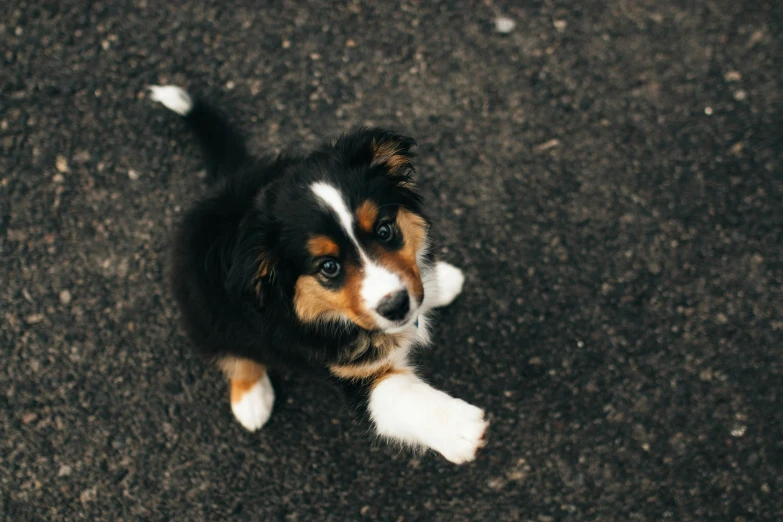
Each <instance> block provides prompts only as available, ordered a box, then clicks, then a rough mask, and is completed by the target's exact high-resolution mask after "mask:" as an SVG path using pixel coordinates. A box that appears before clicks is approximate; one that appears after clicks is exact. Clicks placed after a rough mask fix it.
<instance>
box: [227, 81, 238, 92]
mask: <svg viewBox="0 0 783 522" xmlns="http://www.w3.org/2000/svg"><path fill="white" fill-rule="evenodd" d="M236 86H237V84H236V83H234V82H232V81H227V82H226V89H228V90H229V91H230V90H232V89H233V88H234V87H236Z"/></svg>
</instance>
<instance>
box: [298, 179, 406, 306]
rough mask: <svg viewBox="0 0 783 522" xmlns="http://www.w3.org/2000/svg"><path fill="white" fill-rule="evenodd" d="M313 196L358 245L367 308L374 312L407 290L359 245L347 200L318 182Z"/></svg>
mask: <svg viewBox="0 0 783 522" xmlns="http://www.w3.org/2000/svg"><path fill="white" fill-rule="evenodd" d="M310 189H311V190H312V191H313V194H315V195H316V197H318V199H320V200H321V202H322V203H323V204H324V205H325V206H326V207H328V208H329V209H330V210H331V211H332V212H334V214H335V216H337V220H338V221H339V222H340V226H342V228H343V230H345V233H346V234H347V235H348V237H349V238H351V241H352V242H353V244H354V245H356V250H357V251H358V252H359V255H360V256H361V258H362V261H363V262H364V280H363V281H362V298H363V299H364V302H365V304H366V305H367V308H369V309H371V310H374V309H375V308H376V307H377V306H378V303H380V301H381V299H383V298H384V297H386V296H387V295H389V294H393V293H395V292H398V291H400V290H403V289H405V285H404V283H403V282H402V280H401V279H400V277H399V276H398V275H397V274H395V273H393V272H390V271H389V270H386V269H385V268H383V267H381V266H378V265H377V264H375V263H373V262H372V261H371V260H370V258H369V257H368V256H367V254H366V253H365V252H364V250H363V249H362V247H361V245H359V241H358V240H357V239H356V235H355V234H354V233H353V214H352V213H351V211H350V209H349V208H348V205H347V204H346V202H345V198H344V197H343V195H342V194H340V192H339V191H338V190H337V189H336V188H334V187H333V186H332V185H329V184H328V183H324V182H317V183H313V184H312V185H310Z"/></svg>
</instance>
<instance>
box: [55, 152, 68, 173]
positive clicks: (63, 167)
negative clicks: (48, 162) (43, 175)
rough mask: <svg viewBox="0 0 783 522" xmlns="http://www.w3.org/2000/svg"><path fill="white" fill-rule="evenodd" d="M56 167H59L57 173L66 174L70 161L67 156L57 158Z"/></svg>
mask: <svg viewBox="0 0 783 522" xmlns="http://www.w3.org/2000/svg"><path fill="white" fill-rule="evenodd" d="M54 166H55V167H57V172H60V173H62V174H65V173H66V172H68V160H67V159H66V157H65V156H60V155H58V156H57V160H55V162H54Z"/></svg>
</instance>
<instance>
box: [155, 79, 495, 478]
mask: <svg viewBox="0 0 783 522" xmlns="http://www.w3.org/2000/svg"><path fill="white" fill-rule="evenodd" d="M150 93H151V98H152V99H153V100H155V101H158V102H160V103H162V104H163V105H164V106H165V107H167V108H168V109H170V110H172V111H174V112H176V113H177V114H179V115H180V116H182V118H183V119H184V121H185V123H186V124H187V125H188V127H190V129H191V130H192V131H193V133H194V134H195V136H196V138H197V139H198V140H199V141H200V143H201V145H202V148H203V151H204V156H205V159H206V163H207V172H208V182H209V191H208V193H207V194H206V196H204V197H203V198H202V199H201V200H200V201H199V202H198V203H196V204H195V205H194V206H193V208H191V209H190V210H189V211H188V212H187V213H186V215H185V216H184V219H183V222H182V224H181V226H180V228H179V231H178V233H177V236H176V242H175V247H174V255H173V260H174V261H173V262H174V266H173V270H172V274H173V277H172V287H173V292H174V295H175V297H176V299H177V301H178V303H179V305H180V307H181V309H182V316H183V319H184V323H185V327H186V330H187V332H188V334H189V336H190V338H191V339H192V341H193V343H194V344H195V345H196V347H197V348H198V349H199V351H200V352H201V353H203V354H204V355H206V356H207V357H208V358H209V359H211V360H212V361H214V363H215V364H216V365H217V366H218V367H219V368H220V369H221V370H222V371H223V373H224V374H225V375H226V377H227V378H228V379H229V381H230V390H231V391H230V398H231V408H232V410H233V412H234V416H235V417H236V418H237V420H238V421H239V422H240V423H241V424H242V426H244V427H245V428H247V429H248V430H251V431H252V430H257V429H259V428H261V427H262V426H263V425H264V424H265V423H266V422H267V420H268V419H269V416H270V414H271V412H272V406H273V404H274V400H275V392H274V390H273V389H272V384H271V383H270V381H269V377H268V375H267V368H270V367H288V368H294V369H302V370H307V371H309V372H310V373H311V374H314V375H315V376H320V377H323V378H325V379H327V380H328V381H330V382H332V383H333V384H334V385H336V386H337V387H338V388H340V389H341V390H342V391H343V392H344V394H345V397H346V398H347V402H348V404H349V406H350V407H351V409H352V410H353V412H354V413H355V416H356V418H357V419H358V420H359V421H360V422H364V423H368V424H369V426H371V428H372V430H373V431H374V433H376V434H377V435H378V436H380V437H382V438H386V439H389V440H391V441H393V442H397V443H402V444H404V445H408V446H412V447H418V448H430V449H433V450H435V451H437V452H439V453H440V454H441V455H443V457H445V458H446V459H447V460H449V461H451V462H453V463H455V464H461V463H464V462H468V461H471V460H473V459H474V458H475V455H476V451H477V450H478V449H479V448H480V447H481V446H483V445H484V432H485V430H486V428H487V421H486V420H485V419H484V412H483V411H482V410H481V409H479V408H477V407H475V406H472V405H470V404H468V403H466V402H464V401H462V400H460V399H456V398H453V397H451V396H449V395H447V394H446V393H443V392H442V391H438V390H436V389H434V388H432V387H431V386H429V385H428V384H427V383H425V382H424V381H422V380H421V379H420V378H419V377H417V376H416V373H415V370H414V368H413V367H412V365H411V364H410V363H409V362H408V353H409V351H410V350H411V348H412V347H414V346H416V345H424V344H427V343H428V342H429V333H428V330H429V320H430V319H429V315H428V314H429V312H430V310H432V309H433V308H437V307H440V306H446V305H448V304H449V303H451V302H452V301H453V300H454V298H455V297H457V295H458V294H459V293H460V291H461V290H462V284H463V281H464V276H463V275H462V272H461V271H460V270H459V269H457V268H455V267H454V266H452V265H449V264H447V263H443V262H437V261H436V260H435V258H434V255H433V253H432V252H431V251H430V248H429V246H430V240H429V234H430V222H429V221H428V220H427V218H426V217H425V215H424V213H423V209H422V200H421V197H420V196H419V194H418V193H417V192H416V187H415V185H414V183H413V180H412V177H411V176H412V174H413V172H414V170H413V165H412V163H411V161H412V158H413V153H412V152H411V148H412V147H413V145H414V144H415V142H414V140H413V139H411V138H407V137H405V136H401V135H399V134H395V133H393V132H389V131H386V130H382V129H360V130H358V131H356V132H354V133H352V134H348V135H344V136H342V137H341V138H339V139H338V140H336V141H335V142H333V143H330V144H327V145H324V146H322V147H321V148H319V149H317V150H315V151H314V152H312V153H311V154H310V155H308V156H304V157H296V156H281V157H277V158H266V159H255V158H252V157H250V156H249V155H248V152H247V150H246V149H245V145H244V142H243V139H242V138H241V137H240V136H239V135H238V134H237V132H236V131H235V130H234V129H232V128H231V127H230V126H229V125H228V123H227V122H226V121H225V120H224V119H223V118H222V117H221V116H220V114H219V113H218V112H216V111H215V110H214V109H213V108H211V107H209V106H208V105H207V104H205V103H203V102H202V101H200V100H198V99H195V98H193V97H191V96H190V95H189V94H188V93H187V92H186V91H184V90H183V89H181V88H179V87H175V86H153V87H150Z"/></svg>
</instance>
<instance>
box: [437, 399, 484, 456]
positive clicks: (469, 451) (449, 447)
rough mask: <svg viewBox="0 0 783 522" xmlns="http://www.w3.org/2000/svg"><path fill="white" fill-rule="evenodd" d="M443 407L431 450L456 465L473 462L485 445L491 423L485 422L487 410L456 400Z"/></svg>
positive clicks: (444, 404)
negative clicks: (486, 432)
mask: <svg viewBox="0 0 783 522" xmlns="http://www.w3.org/2000/svg"><path fill="white" fill-rule="evenodd" d="M441 408H442V409H441V411H440V412H438V413H439V418H438V426H437V429H435V430H433V433H432V436H433V440H432V441H431V442H430V447H432V449H434V450H435V451H437V452H438V453H440V454H441V455H443V456H444V457H445V458H446V460H448V461H449V462H453V463H454V464H464V463H465V462H470V461H472V460H473V459H475V458H476V452H477V451H478V450H479V448H481V447H483V446H484V445H485V444H486V441H485V440H484V432H485V431H486V430H487V426H488V425H489V422H487V421H486V420H484V411H483V410H482V409H480V408H477V407H476V406H473V405H471V404H468V403H467V402H465V401H463V400H460V399H454V398H452V399H451V401H449V402H447V403H443V404H442V405H441Z"/></svg>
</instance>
